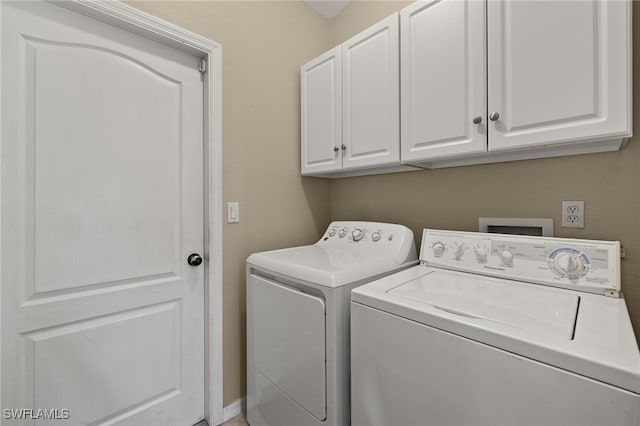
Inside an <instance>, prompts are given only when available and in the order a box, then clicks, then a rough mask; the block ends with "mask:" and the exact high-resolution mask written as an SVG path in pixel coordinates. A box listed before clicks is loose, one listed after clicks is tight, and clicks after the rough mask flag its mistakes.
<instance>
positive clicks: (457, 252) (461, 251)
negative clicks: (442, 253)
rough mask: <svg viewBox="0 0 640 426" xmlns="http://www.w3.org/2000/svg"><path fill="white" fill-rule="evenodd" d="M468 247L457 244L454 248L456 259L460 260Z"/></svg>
mask: <svg viewBox="0 0 640 426" xmlns="http://www.w3.org/2000/svg"><path fill="white" fill-rule="evenodd" d="M466 249H467V248H466V247H465V246H464V244H460V245H458V246H456V248H455V249H454V250H453V257H455V258H456V260H460V258H461V257H462V255H463V254H464V252H465V250H466Z"/></svg>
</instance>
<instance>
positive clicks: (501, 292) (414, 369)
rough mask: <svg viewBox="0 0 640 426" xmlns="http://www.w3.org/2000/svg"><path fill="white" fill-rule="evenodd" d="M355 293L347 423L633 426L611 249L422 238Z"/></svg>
mask: <svg viewBox="0 0 640 426" xmlns="http://www.w3.org/2000/svg"><path fill="white" fill-rule="evenodd" d="M420 261H421V264H420V265H419V266H415V267H413V268H410V269H407V270H405V271H402V272H399V273H397V274H394V275H391V276H389V277H386V278H383V279H381V280H377V281H375V282H372V283H370V284H367V285H365V286H362V287H359V288H357V289H355V290H354V291H353V292H352V309H351V318H352V324H351V327H352V329H351V336H352V358H351V359H352V364H351V367H352V424H354V425H370V426H373V425H390V424H393V425H398V426H400V425H416V424H421V425H461V424H474V425H638V424H639V423H640V355H639V353H638V346H637V343H636V339H635V336H634V333H633V329H632V326H631V322H630V319H629V314H628V311H627V307H626V305H625V301H624V298H623V297H622V294H621V293H620V244H619V243H618V242H607V241H588V240H576V239H560V238H547V237H524V236H515V235H500V234H482V233H472V232H454V231H438V230H425V231H424V233H423V238H422V248H421V254H420Z"/></svg>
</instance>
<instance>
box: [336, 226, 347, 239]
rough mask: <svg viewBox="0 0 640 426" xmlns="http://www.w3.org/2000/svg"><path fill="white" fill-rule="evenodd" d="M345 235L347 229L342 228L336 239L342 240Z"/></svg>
mask: <svg viewBox="0 0 640 426" xmlns="http://www.w3.org/2000/svg"><path fill="white" fill-rule="evenodd" d="M345 235H347V228H342V229H341V230H340V232H338V237H340V238H344V236H345Z"/></svg>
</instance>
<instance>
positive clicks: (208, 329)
mask: <svg viewBox="0 0 640 426" xmlns="http://www.w3.org/2000/svg"><path fill="white" fill-rule="evenodd" d="M46 1H48V2H50V3H52V4H55V5H58V6H63V7H66V8H68V9H70V10H73V11H75V12H78V13H82V14H84V15H87V16H91V17H92V18H94V19H97V20H100V21H102V22H105V23H108V24H110V25H113V26H116V27H119V28H122V29H124V30H126V31H129V32H132V33H135V34H138V35H141V36H143V37H146V38H150V39H152V40H154V41H157V42H160V43H162V44H165V45H168V46H171V47H173V48H176V49H178V50H181V51H184V52H187V53H189V54H192V55H196V56H199V57H202V58H203V59H206V61H207V68H208V69H207V72H206V74H205V75H204V135H205V139H206V141H205V146H204V153H205V158H206V160H205V164H204V166H205V167H204V170H205V172H204V180H205V181H204V205H205V218H206V221H207V223H205V250H206V253H205V260H206V261H207V263H206V269H205V281H204V291H205V306H204V309H205V315H204V318H205V324H204V329H205V358H204V359H205V365H204V375H205V377H204V381H205V407H204V414H205V418H206V419H207V421H208V422H209V424H211V425H217V424H219V423H222V420H223V417H222V415H223V407H222V398H223V394H222V386H223V378H222V373H223V366H222V353H223V352H222V223H223V222H222V219H223V215H222V212H223V210H222V128H221V125H222V113H221V110H222V96H221V93H222V90H221V89H222V87H221V71H222V65H221V50H222V46H221V45H220V44H218V43H215V42H213V41H211V40H208V39H206V38H204V37H201V36H199V35H197V34H194V33H192V32H189V31H187V30H185V29H182V28H180V27H178V26H176V25H173V24H170V23H168V22H166V21H163V20H162V19H159V18H156V17H154V16H152V15H149V14H147V13H145V12H142V11H140V10H138V9H135V8H133V7H131V6H128V5H125V4H123V3H120V2H118V1H113V0H108V1H94V0H69V1H57V0H46ZM0 10H1V9H0ZM1 57H2V56H1V55H0V58H1ZM0 61H1V60H0ZM1 69H2V64H1V62H0V70H1ZM0 93H2V83H1V79H0ZM1 120H2V119H1V114H0V129H2V121H1ZM0 134H1V133H0ZM1 144H2V140H1V136H0V145H1ZM1 232H2V230H1V229H0V233H1ZM0 256H1V253H0ZM1 298H2V294H0V300H1ZM0 326H1V324H0ZM1 340H2V339H0V342H1ZM0 345H1V343H0ZM0 349H1V347H0ZM0 353H1V352H0ZM0 396H1V395H0Z"/></svg>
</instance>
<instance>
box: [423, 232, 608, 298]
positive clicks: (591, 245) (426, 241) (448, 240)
mask: <svg viewBox="0 0 640 426" xmlns="http://www.w3.org/2000/svg"><path fill="white" fill-rule="evenodd" d="M420 261H421V262H422V264H425V265H428V266H434V267H443V268H447V269H454V270H459V271H463V272H470V273H476V274H482V275H490V276H495V277H500V278H508V279H515V280H519V281H527V282H532V283H537V284H545V285H552V286H556V287H563V288H570V289H574V290H580V291H589V292H595V293H602V294H607V295H611V296H617V295H618V292H619V291H620V243H619V242H618V241H594V240H578V239H568V238H552V237H532V236H522V235H507V234H485V233H480V232H460V231H438V230H432V229H425V230H424V232H423V235H422V247H421V253H420Z"/></svg>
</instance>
